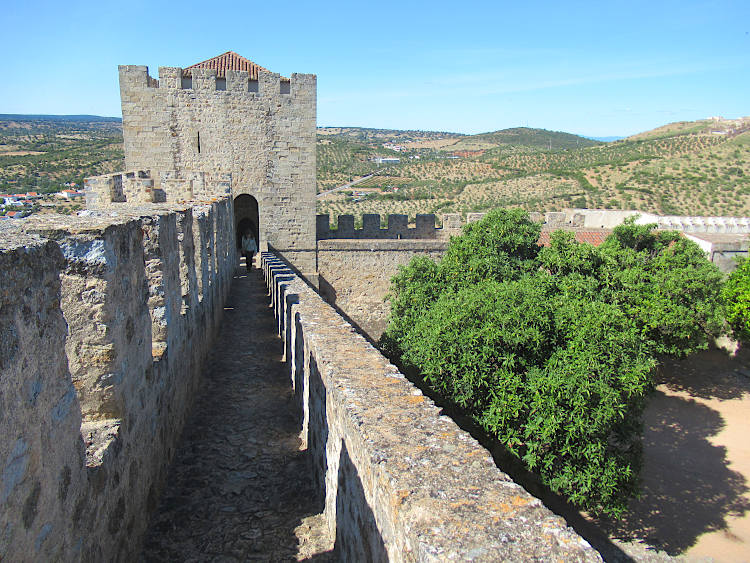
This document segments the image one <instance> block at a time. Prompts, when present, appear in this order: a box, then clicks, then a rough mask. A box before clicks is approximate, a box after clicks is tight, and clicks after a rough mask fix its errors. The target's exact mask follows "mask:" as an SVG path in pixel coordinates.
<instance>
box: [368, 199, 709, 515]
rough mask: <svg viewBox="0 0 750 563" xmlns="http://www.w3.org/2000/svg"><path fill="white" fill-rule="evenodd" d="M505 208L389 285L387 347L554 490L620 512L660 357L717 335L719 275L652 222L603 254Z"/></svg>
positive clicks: (629, 230) (632, 485)
mask: <svg viewBox="0 0 750 563" xmlns="http://www.w3.org/2000/svg"><path fill="white" fill-rule="evenodd" d="M539 229H540V227H539V225H538V224H536V223H533V222H531V221H530V220H529V218H528V214H527V213H526V212H524V211H520V210H512V211H510V210H499V211H494V212H492V213H489V214H488V215H487V216H486V217H485V218H484V219H483V220H482V221H480V222H478V223H472V224H470V225H467V226H466V227H465V228H464V233H463V235H462V236H460V237H455V238H453V239H451V242H450V245H449V248H448V251H447V252H446V255H445V257H444V258H443V260H442V261H440V262H439V263H435V262H433V261H431V260H429V259H427V258H424V257H421V258H415V259H414V260H412V262H411V263H410V264H408V265H407V266H405V267H402V268H401V269H400V271H399V274H398V275H396V276H395V277H394V278H393V280H392V285H391V293H390V299H391V305H392V312H391V319H390V325H389V327H388V330H387V331H386V333H385V334H384V336H383V338H382V340H381V345H382V346H383V348H384V350H385V351H386V353H388V354H389V355H390V356H391V357H392V358H393V359H394V361H396V362H398V363H400V364H401V366H402V367H403V368H404V369H406V370H407V371H410V372H413V373H418V374H420V375H421V377H422V378H423V379H424V381H425V382H426V383H427V384H428V385H429V386H430V387H431V388H432V389H434V390H435V391H437V392H438V393H440V394H441V395H442V396H443V397H445V398H446V399H447V400H449V401H451V402H452V403H454V404H455V405H457V406H458V407H459V408H461V409H462V410H463V411H464V412H465V413H466V414H468V415H470V416H471V417H472V418H473V419H474V420H475V421H476V422H477V423H478V424H479V425H481V426H482V427H483V428H484V429H485V430H486V431H487V432H488V433H489V434H491V435H492V436H494V437H495V438H496V439H497V440H498V441H499V442H500V443H502V444H503V445H504V446H505V448H506V449H507V450H508V451H509V452H510V453H511V454H513V455H515V456H516V457H518V458H520V459H521V460H523V462H524V463H525V464H526V465H527V467H529V468H530V469H532V470H534V471H536V472H537V473H538V474H539V475H540V476H541V478H542V480H543V481H544V482H545V483H547V485H548V486H550V487H551V488H552V489H553V490H555V491H557V492H560V493H562V494H565V495H566V496H567V497H568V498H569V499H570V500H571V501H573V502H575V503H577V504H578V505H579V506H581V507H583V508H585V509H587V510H590V511H592V512H597V513H609V514H613V515H618V514H620V513H621V512H622V511H623V510H624V509H625V506H626V503H627V500H628V499H629V498H630V497H631V496H632V495H633V494H635V492H636V491H637V483H638V475H639V470H640V464H641V444H640V430H641V414H642V412H643V408H644V406H645V403H646V398H647V396H648V393H649V392H650V390H651V389H652V387H653V381H652V376H651V373H652V370H653V368H654V366H655V365H656V363H657V357H658V354H662V353H667V354H673V355H679V356H682V355H685V354H688V353H690V352H692V351H693V350H695V349H697V348H701V347H705V346H706V345H707V342H708V337H709V335H712V334H714V333H715V332H717V331H718V329H719V327H720V326H721V318H720V316H719V313H718V308H717V307H716V305H717V298H718V294H719V288H720V283H721V274H720V273H719V272H718V270H717V269H716V268H715V267H714V266H713V265H712V264H710V263H709V262H708V261H707V260H706V259H705V257H704V256H703V253H702V252H701V251H700V249H699V248H698V247H697V246H696V245H695V244H693V243H692V242H690V241H688V240H687V239H685V238H683V237H681V236H679V235H678V234H677V233H657V232H655V231H654V228H653V226H638V225H635V224H633V222H632V221H631V222H630V223H628V224H626V225H623V226H621V227H618V229H616V230H615V232H614V233H613V234H612V235H611V236H610V237H609V238H608V239H607V241H606V242H605V244H603V245H602V246H601V247H600V248H594V247H592V246H590V245H587V244H580V243H577V242H576V241H575V240H574V238H573V235H572V234H571V233H565V232H557V233H554V234H553V235H552V237H551V245H550V247H548V248H544V249H541V250H540V248H539V247H538V246H537V240H538V236H539Z"/></svg>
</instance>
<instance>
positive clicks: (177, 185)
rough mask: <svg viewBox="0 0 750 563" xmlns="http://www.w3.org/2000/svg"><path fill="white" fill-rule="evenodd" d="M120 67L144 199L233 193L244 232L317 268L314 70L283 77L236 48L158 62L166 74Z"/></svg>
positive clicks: (126, 127)
mask: <svg viewBox="0 0 750 563" xmlns="http://www.w3.org/2000/svg"><path fill="white" fill-rule="evenodd" d="M119 71H120V96H121V99H122V125H123V136H124V148H125V167H126V170H129V171H150V172H149V173H148V174H147V176H148V180H147V182H148V185H147V188H146V190H145V191H146V192H148V193H149V195H148V197H147V198H146V201H160V200H161V201H167V202H171V201H180V200H188V199H200V198H201V197H206V196H212V195H220V194H218V193H217V191H218V192H220V191H223V192H231V194H232V196H233V198H234V203H235V205H234V211H235V230H236V231H238V232H244V230H246V229H248V228H249V229H251V230H252V231H254V232H255V234H256V236H257V237H258V241H259V243H260V245H261V247H264V248H265V247H266V245H267V247H268V248H269V249H271V250H275V251H278V252H279V253H281V254H282V255H283V256H284V257H285V258H286V259H287V260H289V262H291V263H292V264H293V265H294V266H295V267H297V269H299V270H300V271H302V272H313V271H314V270H315V135H316V130H315V127H316V77H315V75H314V74H292V75H291V78H285V77H282V76H280V75H279V74H276V73H273V72H271V71H269V70H267V69H265V68H263V67H261V66H259V65H257V64H255V63H253V62H252V61H249V60H248V59H246V58H244V57H241V56H240V55H238V54H236V53H234V52H232V51H228V52H226V53H224V54H222V55H219V56H217V57H214V58H212V59H208V60H206V61H203V62H200V63H197V64H194V65H192V66H189V67H187V68H178V67H160V68H159V79H158V80H157V79H154V78H152V77H151V76H149V73H148V68H147V67H146V66H134V65H124V66H120V67H119ZM134 174H135V177H134V178H130V180H134V181H135V182H136V183H138V174H139V172H135V173H134ZM132 175H133V173H131V176H132ZM141 175H142V176H143V177H145V174H141ZM122 182H123V181H122V180H120V185H122ZM124 183H125V184H126V185H129V184H132V183H133V182H132V181H130V182H129V180H128V178H126V179H125V182H124ZM141 183H142V182H141ZM115 188H116V186H115ZM108 189H110V191H112V186H109V188H108ZM118 197H119V199H120V201H123V200H126V199H128V196H127V195H122V194H121V193H118V195H116V196H115V198H114V199H117V198H118ZM130 199H132V200H133V201H135V198H132V197H131V198H130Z"/></svg>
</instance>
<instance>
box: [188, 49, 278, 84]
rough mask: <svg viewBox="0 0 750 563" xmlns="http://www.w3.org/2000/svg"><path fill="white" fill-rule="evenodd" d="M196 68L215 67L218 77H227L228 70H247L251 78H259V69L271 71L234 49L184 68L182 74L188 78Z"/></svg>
mask: <svg viewBox="0 0 750 563" xmlns="http://www.w3.org/2000/svg"><path fill="white" fill-rule="evenodd" d="M194 68H210V69H214V70H216V76H217V77H218V78H226V75H227V71H228V70H246V71H247V72H248V73H249V75H250V80H258V71H261V70H262V71H264V72H269V70H268V69H266V68H263V67H262V66H260V65H257V64H255V63H254V62H253V61H251V60H248V59H246V58H245V57H243V56H242V55H238V54H237V53H235V52H234V51H227V52H226V53H223V54H221V55H219V56H217V57H214V58H212V59H208V60H206V61H203V62H200V63H195V64H194V65H190V66H189V67H187V68H183V69H182V75H183V76H184V77H186V78H187V77H189V76H192V74H193V73H192V69H194Z"/></svg>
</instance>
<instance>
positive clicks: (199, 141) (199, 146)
mask: <svg viewBox="0 0 750 563" xmlns="http://www.w3.org/2000/svg"><path fill="white" fill-rule="evenodd" d="M200 153H201V133H200V131H198V154H200Z"/></svg>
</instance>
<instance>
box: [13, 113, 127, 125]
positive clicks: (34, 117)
mask: <svg viewBox="0 0 750 563" xmlns="http://www.w3.org/2000/svg"><path fill="white" fill-rule="evenodd" d="M0 119H2V120H13V121H40V120H43V121H106V122H115V121H116V122H118V123H119V122H120V121H122V119H121V118H119V117H104V116H101V115H47V114H23V113H0Z"/></svg>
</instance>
